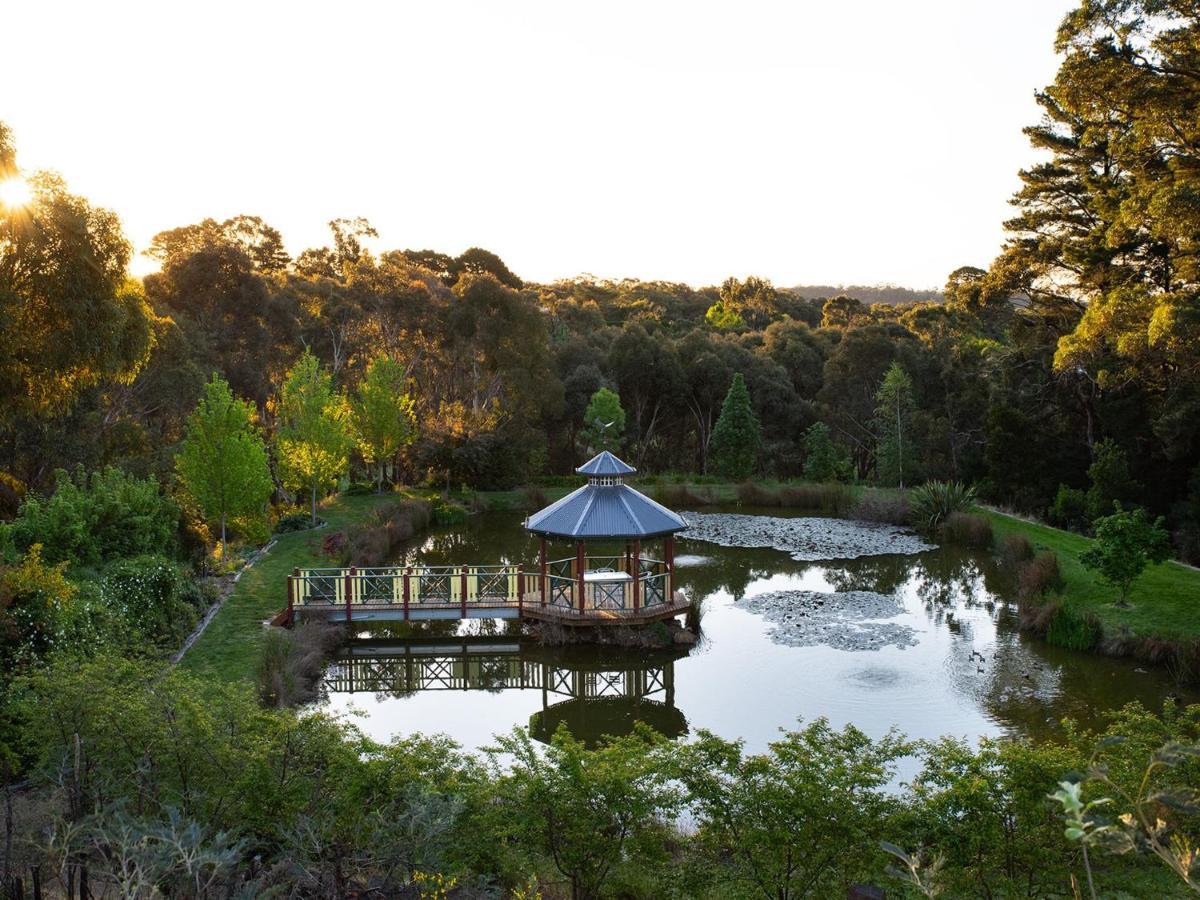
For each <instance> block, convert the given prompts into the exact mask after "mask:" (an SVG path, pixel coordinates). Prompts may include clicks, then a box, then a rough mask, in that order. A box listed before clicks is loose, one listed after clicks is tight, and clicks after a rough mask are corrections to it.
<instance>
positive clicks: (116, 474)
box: [13, 466, 179, 566]
mask: <svg viewBox="0 0 1200 900" xmlns="http://www.w3.org/2000/svg"><path fill="white" fill-rule="evenodd" d="M178 527H179V507H178V506H177V505H176V504H175V502H174V501H173V500H171V499H170V498H169V497H164V496H163V495H162V493H161V492H160V491H159V487H158V482H157V481H156V480H155V479H154V478H145V479H141V478H135V477H134V476H132V475H129V474H128V473H126V472H124V471H122V470H121V469H118V468H115V467H112V466H110V467H108V468H106V469H103V470H101V471H97V472H92V473H91V475H88V474H87V473H86V472H85V471H84V469H83V467H82V466H80V467H79V468H78V469H76V470H75V475H74V476H71V475H68V474H67V473H66V472H65V471H63V470H62V469H59V470H58V471H57V472H56V473H55V488H54V493H53V494H51V495H50V496H49V497H30V498H29V499H28V500H26V501H25V503H24V504H23V505H22V506H21V511H20V514H19V515H18V516H17V519H16V521H15V522H14V523H13V540H14V542H15V543H16V546H17V547H19V548H20V549H22V550H26V549H28V548H29V547H30V546H32V545H33V544H35V543H36V544H41V545H42V552H43V555H44V556H45V558H46V560H47V561H48V562H69V563H74V564H78V565H87V566H99V565H102V564H103V563H106V562H108V561H110V560H114V559H125V558H128V557H133V556H142V555H147V554H151V555H154V554H157V555H167V556H173V555H174V554H175V553H176V552H177V551H178V543H177V529H178Z"/></svg>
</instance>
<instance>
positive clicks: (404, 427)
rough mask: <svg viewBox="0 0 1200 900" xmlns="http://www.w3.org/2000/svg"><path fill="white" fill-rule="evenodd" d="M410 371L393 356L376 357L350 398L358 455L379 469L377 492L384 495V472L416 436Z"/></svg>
mask: <svg viewBox="0 0 1200 900" xmlns="http://www.w3.org/2000/svg"><path fill="white" fill-rule="evenodd" d="M407 381H408V371H407V370H406V369H405V367H404V365H403V364H401V363H400V362H399V361H397V360H395V359H392V358H391V357H390V356H377V357H376V358H375V359H374V360H372V361H371V364H370V365H369V366H368V367H367V373H366V376H365V377H364V378H363V380H362V381H361V382H360V383H359V385H358V389H357V390H356V391H355V392H354V395H353V397H351V399H350V427H351V428H352V429H353V431H354V436H355V439H356V441H357V443H358V452H359V453H361V454H362V457H363V460H364V461H366V463H367V464H368V465H370V464H372V463H373V464H374V465H375V466H376V475H375V489H376V491H377V492H379V493H383V469H384V465H385V464H386V463H387V461H388V460H389V459H391V458H392V457H394V456H395V455H396V454H397V453H398V452H400V448H401V447H404V446H406V445H407V444H411V443H412V442H413V440H414V439H415V438H416V434H417V420H416V415H415V413H414V403H413V399H412V397H411V396H409V394H408V391H407V386H408V385H407Z"/></svg>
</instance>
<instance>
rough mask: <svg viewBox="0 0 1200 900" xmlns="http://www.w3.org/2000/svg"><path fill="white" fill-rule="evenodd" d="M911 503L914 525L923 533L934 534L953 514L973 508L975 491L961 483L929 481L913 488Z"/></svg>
mask: <svg viewBox="0 0 1200 900" xmlns="http://www.w3.org/2000/svg"><path fill="white" fill-rule="evenodd" d="M910 502H911V503H912V521H913V524H914V525H916V527H917V528H919V529H921V530H923V531H929V532H934V531H937V529H938V526H940V525H941V524H942V522H944V521H946V519H947V518H949V517H950V516H951V515H952V514H954V513H956V512H966V511H967V510H969V509H970V508H971V506H972V505H973V504H974V503H975V489H974V488H972V487H970V486H968V485H964V484H963V483H962V482H961V481H927V482H925V484H923V485H921V486H920V487H918V488H913V490H912V494H911V496H910Z"/></svg>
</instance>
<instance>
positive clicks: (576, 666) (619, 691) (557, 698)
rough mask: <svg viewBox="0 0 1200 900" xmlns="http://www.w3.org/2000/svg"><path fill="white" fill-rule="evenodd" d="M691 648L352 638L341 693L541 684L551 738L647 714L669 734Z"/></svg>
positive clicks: (680, 722)
mask: <svg viewBox="0 0 1200 900" xmlns="http://www.w3.org/2000/svg"><path fill="white" fill-rule="evenodd" d="M686 655H687V650H686V649H685V648H681V649H677V650H676V649H672V650H658V651H646V650H629V649H618V648H607V647H593V646H571V647H567V648H552V647H544V646H542V645H540V644H530V643H523V642H520V641H518V640H515V639H509V640H505V639H504V638H495V637H452V638H428V639H423V640H404V641H398V640H391V639H366V640H355V641H352V642H351V643H350V644H349V645H347V646H346V647H345V648H343V650H342V652H341V653H340V654H339V655H338V656H337V657H336V658H335V659H334V660H333V662H332V663H331V664H330V666H329V669H328V671H327V673H326V676H325V687H326V689H327V690H329V691H331V692H335V693H349V694H353V693H358V692H370V693H373V694H383V695H388V696H394V697H406V696H411V695H413V694H416V693H418V692H421V691H491V692H497V691H509V690H522V691H525V690H528V691H539V692H540V693H541V698H542V708H541V710H539V711H538V712H536V713H534V714H533V716H532V717H530V720H529V732H530V734H531V735H532V736H533V737H534V738H536V739H537V740H540V741H543V742H548V741H549V740H550V738H551V736H553V734H554V732H555V730H556V729H557V728H558V727H559V725H560V724H565V725H566V726H567V728H568V729H570V731H571V733H572V734H573V735H575V737H576V738H578V739H579V740H582V741H584V742H585V743H587V744H589V745H594V744H595V743H596V742H597V741H599V739H600V738H601V737H603V736H604V735H614V736H616V735H623V734H628V733H629V732H631V731H632V730H633V727H634V723H635V722H643V723H645V724H646V725H649V726H650V727H652V728H653V729H655V730H656V731H658V732H659V733H660V734H662V735H663V736H665V737H669V738H676V737H680V736H681V735H684V734H687V730H688V725H687V719H686V717H685V716H684V715H683V713H682V712H681V711H680V710H679V709H678V708H676V706H675V660H677V659H679V658H681V657H683V656H686Z"/></svg>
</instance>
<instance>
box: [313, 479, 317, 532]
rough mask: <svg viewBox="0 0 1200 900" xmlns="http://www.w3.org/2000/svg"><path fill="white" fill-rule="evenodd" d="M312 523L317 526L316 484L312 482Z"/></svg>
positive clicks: (314, 526)
mask: <svg viewBox="0 0 1200 900" xmlns="http://www.w3.org/2000/svg"><path fill="white" fill-rule="evenodd" d="M312 525H313V528H316V527H317V485H316V482H313V486H312Z"/></svg>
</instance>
